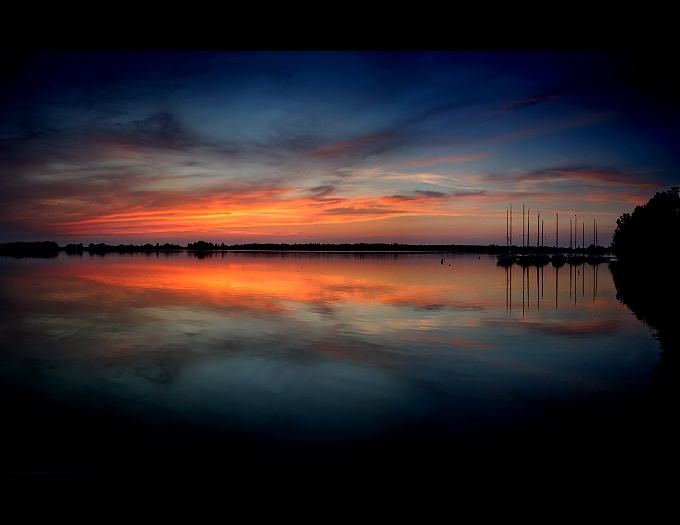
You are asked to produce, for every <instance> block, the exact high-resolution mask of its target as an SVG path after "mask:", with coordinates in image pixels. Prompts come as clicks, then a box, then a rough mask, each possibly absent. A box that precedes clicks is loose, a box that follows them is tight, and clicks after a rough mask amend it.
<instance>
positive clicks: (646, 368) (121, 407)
mask: <svg viewBox="0 0 680 525" xmlns="http://www.w3.org/2000/svg"><path fill="white" fill-rule="evenodd" d="M440 259H441V256H440V255H439V254H422V255H419V254H408V255H404V254H357V255H355V254H301V253H300V254H294V253H286V254H283V255H282V254H247V253H224V254H215V255H211V256H206V257H197V256H195V255H192V254H190V255H187V254H160V255H157V256H153V257H149V256H147V255H118V254H110V255H106V256H104V257H100V256H95V257H68V256H65V255H63V254H62V255H60V256H59V257H58V258H56V259H53V260H30V261H29V260H13V259H6V258H4V259H0V266H1V269H2V272H1V274H0V275H1V277H0V283H1V285H0V300H1V301H2V304H3V305H5V306H4V308H5V310H4V313H3V316H2V319H1V320H0V336H1V343H0V361H1V363H0V364H1V365H2V366H1V368H0V380H1V382H2V388H3V390H4V391H6V392H9V393H11V395H13V396H17V395H19V394H18V393H21V395H22V396H24V398H25V399H28V398H30V399H31V400H33V401H35V400H37V401H35V402H36V403H42V404H41V405H40V406H43V407H44V406H45V405H44V403H45V402H46V401H45V400H49V404H50V407H51V408H50V410H49V413H50V414H54V413H60V414H63V413H69V414H77V415H80V414H86V415H87V417H86V418H85V421H89V420H90V419H89V418H92V417H94V416H95V415H96V417H100V418H101V417H103V418H105V419H106V421H107V422H109V423H107V425H109V426H106V428H107V429H108V430H107V432H109V430H110V429H111V428H115V429H116V431H117V432H118V431H120V429H121V428H126V429H128V431H129V432H131V435H132V436H133V437H134V439H136V440H138V439H140V438H139V436H140V435H147V434H149V433H151V435H153V436H154V439H158V438H159V436H162V437H163V438H166V437H167V436H168V435H172V436H173V439H175V438H176V439H181V440H185V441H186V440H191V439H201V440H208V441H210V442H211V443H231V444H236V445H238V446H249V447H256V448H257V447H259V448H258V450H267V451H272V450H274V451H281V450H324V451H327V450H340V449H343V450H344V449H347V448H348V447H349V448H352V447H361V446H364V445H367V444H370V443H373V444H375V443H379V444H384V443H388V442H390V443H391V442H394V441H395V440H396V441H400V440H408V439H415V438H418V439H436V440H448V439H457V438H462V437H465V438H467V437H471V436H472V437H474V436H485V435H489V434H490V433H492V432H496V431H498V430H499V429H517V428H521V427H523V426H526V425H531V424H534V423H535V422H537V421H541V420H542V419H544V418H545V417H547V415H549V414H551V413H553V412H554V410H556V409H558V408H560V407H565V406H569V407H573V406H581V405H589V404H593V403H599V402H606V401H608V400H612V399H620V398H621V397H622V396H627V395H633V394H635V393H636V392H638V391H640V390H641V389H644V388H645V385H646V384H647V381H648V380H649V378H650V377H651V376H652V370H653V368H654V366H655V363H656V361H657V352H658V350H657V348H656V344H655V342H654V340H653V339H651V338H650V337H649V331H648V329H647V327H646V326H645V325H644V324H642V323H639V322H631V320H633V321H635V319H634V317H633V315H632V314H631V312H630V311H629V310H628V309H627V308H626V307H625V306H623V305H622V304H621V303H620V302H619V300H618V299H617V296H616V290H615V287H614V284H613V281H612V278H611V276H610V275H609V272H607V273H606V275H603V276H598V267H597V266H595V267H593V271H592V272H590V271H585V270H586V267H585V265H581V266H572V265H569V281H568V285H567V282H566V280H564V279H559V272H560V268H557V267H556V268H555V271H554V273H553V272H550V271H544V270H543V268H542V267H541V268H540V269H539V268H537V269H536V271H535V272H534V271H533V268H531V267H526V268H522V278H521V282H519V281H518V279H517V278H516V276H515V278H514V279H513V266H510V267H500V266H497V265H496V261H495V259H494V258H493V257H486V256H482V257H478V256H466V255H456V256H453V255H450V254H448V255H446V263H447V264H441V261H440ZM449 264H450V265H449ZM551 280H552V281H551ZM586 281H588V283H587V285H588V287H589V288H590V287H592V290H593V293H592V300H591V301H585V300H579V301H577V296H579V299H584V298H585V290H586ZM517 286H520V287H521V290H516V289H514V288H515V287H517ZM546 287H547V289H548V290H551V289H552V288H553V287H554V290H555V301H554V304H555V307H554V308H552V307H546V304H545V297H544V290H545V289H546ZM520 294H521V309H519V308H517V306H518V305H516V304H513V303H514V302H515V301H518V298H519V295H520ZM550 306H551V305H550ZM33 401H31V402H33ZM31 406H33V405H31ZM17 410H18V409H17ZM15 417H17V418H19V417H20V415H18V414H15ZM83 417H84V416H83ZM111 421H113V423H111ZM23 422H24V423H25V421H23ZM33 424H36V423H33ZM81 425H85V426H86V427H87V425H89V423H82V421H81ZM29 427H30V425H29ZM130 429H132V430H130ZM81 430H82V428H81ZM17 435H21V436H24V437H25V434H17ZM71 438H72V439H74V440H76V441H77V438H76V437H74V436H71ZM17 439H18V438H17ZM131 439H133V438H131Z"/></svg>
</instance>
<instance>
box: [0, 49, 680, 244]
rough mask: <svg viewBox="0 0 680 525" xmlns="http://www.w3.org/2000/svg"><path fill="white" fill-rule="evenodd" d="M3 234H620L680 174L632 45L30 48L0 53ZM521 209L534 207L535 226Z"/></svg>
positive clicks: (660, 76) (656, 69)
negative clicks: (566, 48) (525, 224)
mask: <svg viewBox="0 0 680 525" xmlns="http://www.w3.org/2000/svg"><path fill="white" fill-rule="evenodd" d="M0 69H1V70H0V242H14V241H43V240H50V241H57V242H59V243H60V244H61V245H64V244H66V243H72V242H75V243H78V242H83V243H85V244H88V243H90V242H94V243H100V242H105V243H108V244H130V243H134V244H144V243H147V242H151V243H153V244H155V243H156V242H159V243H160V244H164V243H168V242H169V243H176V244H181V245H185V244H186V243H188V242H196V241H198V240H205V241H208V242H214V243H225V244H240V243H251V242H257V243H271V242H275V243H308V242H319V243H340V242H349V243H354V242H381V243H395V242H397V243H412V244H500V245H505V244H506V242H507V216H508V209H509V208H510V206H512V211H513V242H514V244H517V245H521V244H522V243H523V238H522V208H523V206H524V208H525V209H526V210H528V213H529V219H528V220H529V227H530V232H531V237H529V238H526V239H525V240H524V242H530V243H531V244H532V245H535V244H536V242H537V229H536V228H537V224H539V222H538V217H539V214H540V219H541V221H542V234H541V236H540V239H539V242H541V241H542V243H543V244H545V245H550V246H552V245H554V244H555V233H556V231H555V230H556V223H557V219H558V214H559V243H560V245H562V246H565V245H566V246H568V245H569V230H570V226H569V221H570V220H571V221H572V222H575V223H578V225H579V226H578V237H579V245H580V244H581V239H582V234H583V232H585V241H586V245H588V244H590V243H592V242H593V223H594V222H595V223H596V224H597V237H598V243H599V244H604V245H608V244H609V242H610V241H611V236H612V234H613V232H614V229H615V228H616V219H617V218H618V217H619V216H620V215H622V214H623V213H631V212H632V211H633V209H634V208H635V206H637V205H640V204H644V203H645V202H647V201H648V200H649V199H650V198H651V197H652V196H653V195H654V194H655V193H656V192H657V191H664V190H667V189H669V188H670V187H672V186H678V185H680V169H679V168H680V147H679V146H680V133H679V130H680V126H679V124H680V104H679V103H678V97H677V95H676V94H675V93H674V92H673V91H674V90H673V86H672V84H671V83H670V81H669V79H670V78H671V77H670V72H667V67H664V64H663V59H662V58H661V59H660V58H659V57H654V58H652V57H650V56H645V54H644V53H629V52H583V51H580V52H534V51H532V52H505V51H498V52H489V51H483V52H482V51H480V52H471V51H465V52H426V51H417V52H382V51H381V52H377V51H371V52H362V51H318V52H312V51H297V52H276V51H271V52H265V51H252V52H250V51H248V52H247V51H232V52H221V51H210V52H199V51H190V52H177V51H172V52H170V51H165V52H164V51H156V52H113V51H96V52H64V51H61V52H30V53H6V54H5V55H3V56H2V63H1V66H0ZM525 220H526V219H525Z"/></svg>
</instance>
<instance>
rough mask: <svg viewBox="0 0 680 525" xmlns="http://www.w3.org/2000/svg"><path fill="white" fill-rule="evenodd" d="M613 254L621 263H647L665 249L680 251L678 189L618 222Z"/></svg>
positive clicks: (653, 200) (670, 191) (679, 194)
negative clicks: (645, 261)
mask: <svg viewBox="0 0 680 525" xmlns="http://www.w3.org/2000/svg"><path fill="white" fill-rule="evenodd" d="M616 224H617V226H616V230H615V231H614V236H613V238H612V252H613V253H614V254H615V255H616V256H617V257H618V258H619V259H621V260H629V261H644V260H648V259H649V258H650V257H651V256H652V254H655V253H658V252H659V251H660V250H662V251H663V252H665V253H669V254H676V253H679V251H680V250H679V249H680V193H679V188H678V187H677V186H674V187H672V188H671V189H670V190H668V191H663V192H661V193H657V194H656V195H654V197H652V198H651V199H650V200H649V202H647V204H644V205H642V206H636V208H635V210H633V213H632V214H628V213H624V214H623V215H621V217H619V218H618V219H617V221H616Z"/></svg>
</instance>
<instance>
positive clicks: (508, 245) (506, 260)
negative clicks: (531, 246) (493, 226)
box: [496, 204, 515, 266]
mask: <svg viewBox="0 0 680 525" xmlns="http://www.w3.org/2000/svg"><path fill="white" fill-rule="evenodd" d="M505 249H506V252H505V253H499V254H498V255H496V259H497V261H498V262H497V264H498V265H499V266H510V265H512V264H513V263H514V262H515V256H514V255H513V254H512V204H511V205H510V215H508V210H507V208H506V210H505Z"/></svg>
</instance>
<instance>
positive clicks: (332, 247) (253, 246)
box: [0, 241, 608, 257]
mask: <svg viewBox="0 0 680 525" xmlns="http://www.w3.org/2000/svg"><path fill="white" fill-rule="evenodd" d="M246 251H247V252H258V251H259V252H326V253H334V252H342V253H366V252H378V253H422V252H429V253H476V254H490V255H497V254H500V253H506V252H508V251H512V252H513V253H517V254H535V253H541V254H555V253H597V254H604V253H607V252H608V249H607V248H605V247H603V246H598V247H595V246H592V245H591V246H589V247H588V248H585V249H584V248H576V249H571V248H564V247H560V248H557V247H554V246H541V247H535V246H534V247H531V246H512V247H508V246H501V245H497V244H488V245H479V244H399V243H393V244H389V243H363V242H361V243H354V244H350V243H340V244H325V243H300V244H287V243H281V244H277V243H248V244H232V245H226V244H224V243H221V244H213V243H210V242H205V241H197V242H195V243H189V244H187V245H186V246H181V245H178V244H169V243H166V244H159V243H156V244H155V245H154V244H150V243H147V244H142V245H136V244H118V245H110V244H105V243H99V244H94V243H90V244H89V245H84V244H83V243H79V244H67V245H66V246H59V244H58V243H56V242H54V241H42V242H12V243H4V244H0V255H2V256H10V257H56V256H57V255H58V254H59V252H65V253H67V254H69V255H82V254H84V253H89V254H91V255H93V254H99V255H104V254H107V253H175V252H198V253H208V252H211V253H214V252H246Z"/></svg>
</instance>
